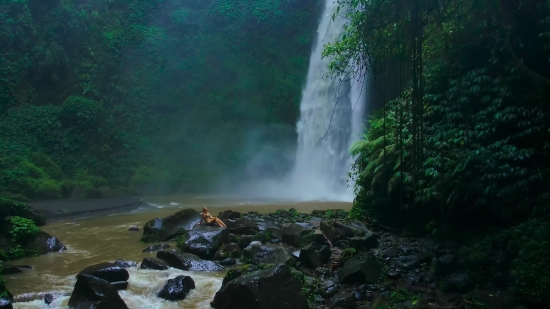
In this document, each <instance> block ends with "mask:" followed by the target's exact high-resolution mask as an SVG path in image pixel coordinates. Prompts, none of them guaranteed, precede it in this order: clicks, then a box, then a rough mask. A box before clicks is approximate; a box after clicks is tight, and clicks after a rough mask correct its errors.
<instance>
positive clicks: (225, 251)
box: [213, 244, 241, 260]
mask: <svg viewBox="0 0 550 309" xmlns="http://www.w3.org/2000/svg"><path fill="white" fill-rule="evenodd" d="M240 256H241V248H240V247H239V245H238V244H225V245H222V246H221V248H220V249H218V251H216V254H214V258H213V259H214V260H223V259H226V258H238V257H240Z"/></svg>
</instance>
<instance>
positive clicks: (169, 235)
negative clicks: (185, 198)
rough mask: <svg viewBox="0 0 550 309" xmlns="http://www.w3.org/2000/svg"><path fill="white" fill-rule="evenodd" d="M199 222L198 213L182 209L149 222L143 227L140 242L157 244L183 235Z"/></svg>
mask: <svg viewBox="0 0 550 309" xmlns="http://www.w3.org/2000/svg"><path fill="white" fill-rule="evenodd" d="M200 220H201V216H200V213H199V212H197V211H196V210H194V209H184V210H182V211H179V212H177V213H175V214H173V215H170V216H167V217H164V218H155V219H152V220H149V221H148V222H147V223H145V225H144V226H143V236H142V238H141V240H142V241H145V242H158V241H164V240H170V239H174V238H176V237H177V236H180V235H185V234H186V233H187V232H188V231H190V230H191V229H193V227H194V226H195V225H196V224H197V223H198V222H199V221H200Z"/></svg>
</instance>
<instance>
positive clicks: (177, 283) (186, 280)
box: [157, 276, 195, 301]
mask: <svg viewBox="0 0 550 309" xmlns="http://www.w3.org/2000/svg"><path fill="white" fill-rule="evenodd" d="M194 288H195V281H193V279H192V278H191V277H189V276H177V277H176V278H174V279H170V280H168V281H167V282H166V284H165V285H164V287H163V288H162V290H160V292H159V293H158V294H157V296H158V297H160V298H163V299H166V300H171V301H175V300H182V299H185V297H187V293H189V291H191V289H194Z"/></svg>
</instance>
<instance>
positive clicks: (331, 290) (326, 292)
mask: <svg viewBox="0 0 550 309" xmlns="http://www.w3.org/2000/svg"><path fill="white" fill-rule="evenodd" d="M321 290H322V293H323V294H322V296H323V298H326V299H328V298H331V297H332V296H334V295H336V293H338V284H337V283H336V282H334V281H333V280H327V281H325V282H323V283H322V284H321Z"/></svg>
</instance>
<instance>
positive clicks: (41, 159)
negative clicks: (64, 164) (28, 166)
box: [32, 152, 63, 180]
mask: <svg viewBox="0 0 550 309" xmlns="http://www.w3.org/2000/svg"><path fill="white" fill-rule="evenodd" d="M32 161H33V163H34V164H35V165H36V166H38V167H40V168H42V170H44V172H46V174H48V176H50V177H51V178H53V179H55V180H60V179H62V178H63V172H62V171H61V168H60V167H59V165H57V163H55V162H54V161H53V160H52V158H50V157H49V156H47V155H45V154H43V153H41V152H36V153H34V154H33V155H32Z"/></svg>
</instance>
